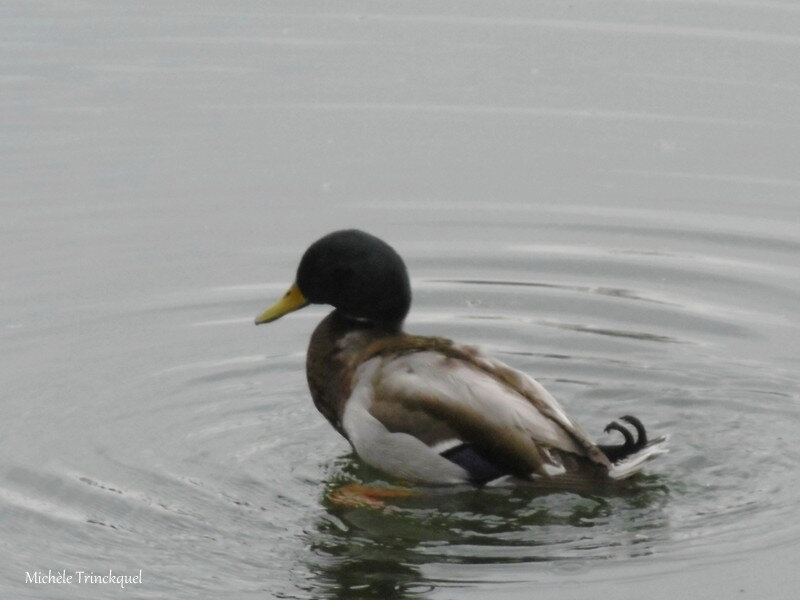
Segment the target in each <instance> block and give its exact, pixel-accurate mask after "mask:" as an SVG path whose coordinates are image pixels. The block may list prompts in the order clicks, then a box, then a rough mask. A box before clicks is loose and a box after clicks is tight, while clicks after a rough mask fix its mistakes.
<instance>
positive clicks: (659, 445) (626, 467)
mask: <svg viewBox="0 0 800 600" xmlns="http://www.w3.org/2000/svg"><path fill="white" fill-rule="evenodd" d="M668 441H669V436H666V435H665V436H662V437H660V438H656V439H654V440H652V441H651V442H650V443H648V444H647V445H646V446H645V447H644V448H642V449H641V450H639V451H638V452H635V453H633V454H631V455H630V456H627V457H625V458H624V459H622V460H621V461H619V462H616V463H614V464H613V465H612V466H611V468H610V469H609V471H608V476H609V477H611V478H612V479H627V478H628V477H630V476H631V475H634V474H636V473H638V472H639V471H641V470H642V467H644V464H645V463H646V462H647V461H648V460H650V459H651V458H654V457H656V456H658V455H659V454H666V453H667V452H669V448H667V442H668Z"/></svg>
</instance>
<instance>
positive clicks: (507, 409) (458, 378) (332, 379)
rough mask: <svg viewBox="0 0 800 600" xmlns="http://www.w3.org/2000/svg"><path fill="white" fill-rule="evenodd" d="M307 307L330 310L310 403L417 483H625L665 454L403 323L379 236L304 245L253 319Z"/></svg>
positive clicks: (394, 277)
mask: <svg viewBox="0 0 800 600" xmlns="http://www.w3.org/2000/svg"><path fill="white" fill-rule="evenodd" d="M309 304H329V305H332V306H333V308H334V310H333V311H332V312H331V313H329V314H328V316H326V317H325V318H324V319H323V320H322V321H321V322H320V323H319V325H317V327H316V329H315V330H314V333H313V334H312V336H311V341H310V343H309V346H308V354H307V361H306V376H307V379H308V386H309V388H310V390H311V397H312V398H313V400H314V404H315V405H316V407H317V409H318V410H319V411H320V412H321V413H322V414H323V415H324V416H325V418H326V419H327V420H328V421H329V422H330V424H331V425H332V426H333V427H334V429H336V431H338V432H339V433H340V434H342V435H343V436H344V437H345V438H346V439H347V441H348V442H350V444H351V445H352V447H353V449H354V450H355V452H356V453H357V454H358V456H359V457H361V459H362V460H363V461H364V462H366V463H368V464H369V465H371V466H373V467H376V468H377V469H379V470H381V471H383V472H385V473H388V474H390V475H392V476H395V477H398V478H400V479H402V480H406V481H410V482H415V483H422V484H472V485H476V486H483V485H488V484H497V483H499V482H508V481H518V482H523V481H524V482H530V483H534V484H537V485H541V486H559V487H560V486H565V487H580V486H584V487H585V486H587V485H588V486H596V485H600V484H602V483H603V482H611V481H615V480H620V479H625V478H627V477H629V476H631V475H633V474H634V473H636V472H638V471H640V470H641V468H642V466H643V464H644V463H645V462H646V461H647V460H648V459H650V458H652V457H653V456H655V455H657V454H660V453H663V452H665V450H666V449H665V442H666V439H665V438H663V437H662V438H658V439H655V440H651V441H648V439H647V434H646V432H645V429H644V427H643V426H642V424H641V422H640V421H639V420H638V419H636V418H635V417H632V416H629V415H626V416H625V417H622V418H621V420H622V421H624V422H626V423H627V425H628V426H630V427H631V428H632V430H633V432H634V433H635V437H634V435H633V433H631V431H629V430H628V429H627V428H626V427H623V426H622V425H621V424H620V423H619V422H617V421H614V422H612V423H610V424H609V425H608V426H607V427H606V430H605V431H606V432H609V431H617V432H619V433H620V434H622V436H623V439H624V442H622V443H621V444H616V445H598V444H596V443H595V442H594V441H593V440H592V439H591V438H590V437H589V436H588V435H587V434H586V433H585V432H584V430H583V429H582V428H581V427H580V426H579V425H578V424H577V423H576V422H575V421H574V420H573V419H571V418H570V417H569V416H567V414H566V412H565V411H564V409H563V408H562V407H561V406H560V405H559V404H558V402H556V400H555V399H554V398H553V396H551V395H550V394H549V393H548V392H547V390H545V388H544V387H542V386H541V385H540V384H539V383H538V382H537V381H535V380H534V379H532V378H531V377H528V376H527V375H525V374H523V373H521V372H519V371H516V370H514V369H512V368H511V367H509V366H508V365H505V364H503V363H502V362H500V361H498V360H495V359H494V358H491V357H489V356H487V355H486V354H484V353H483V352H481V351H480V350H478V349H477V348H475V347H473V346H468V345H463V344H459V343H456V342H453V341H451V340H448V339H444V338H440V337H423V336H417V335H411V334H408V333H405V332H404V331H403V321H404V320H405V318H406V315H407V313H408V311H409V308H410V306H411V287H410V284H409V278H408V272H407V271H406V267H405V264H404V263H403V260H402V259H401V258H400V256H399V255H398V254H397V252H395V250H394V249H393V248H392V247H391V246H389V245H388V244H387V243H386V242H384V241H382V240H380V239H379V238H377V237H375V236H373V235H370V234H368V233H365V232H363V231H358V230H353V229H349V230H342V231H335V232H333V233H330V234H328V235H326V236H324V237H322V238H321V239H319V240H317V241H316V242H314V243H313V244H312V245H311V246H310V247H309V248H308V249H307V250H306V252H305V254H304V255H303V257H302V259H301V260H300V266H299V267H298V269H297V277H296V279H295V282H294V284H292V286H291V287H290V288H289V290H288V291H287V292H286V294H285V295H284V296H283V297H281V298H280V299H279V300H278V301H277V302H276V303H275V304H274V305H273V306H271V307H270V308H268V309H267V310H265V311H264V312H263V313H261V314H260V315H259V316H258V317H257V318H256V321H255V322H256V324H257V325H260V324H263V323H270V322H272V321H275V320H276V319H279V318H280V317H282V316H284V315H286V314H288V313H290V312H292V311H295V310H298V309H301V308H303V307H304V306H307V305H309Z"/></svg>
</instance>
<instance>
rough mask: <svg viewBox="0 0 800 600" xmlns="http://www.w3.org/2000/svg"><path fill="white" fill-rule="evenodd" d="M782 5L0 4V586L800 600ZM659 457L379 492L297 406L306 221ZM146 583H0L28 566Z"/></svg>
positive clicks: (796, 351)
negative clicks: (599, 468)
mask: <svg viewBox="0 0 800 600" xmlns="http://www.w3.org/2000/svg"><path fill="white" fill-rule="evenodd" d="M798 32H800V4H797V3H793V2H746V1H724V0H719V1H698V2H681V1H672V2H670V1H655V2H653V1H645V0H628V1H623V0H609V1H607V2H575V3H572V2H570V3H566V2H535V3H530V2H522V1H514V0H508V1H500V2H491V3H488V2H487V3H478V2H448V1H444V0H439V1H437V0H434V1H426V2H404V3H397V2H385V1H378V2H346V1H343V2H316V3H312V2H301V1H300V2H299V1H273V2H262V1H252V2H248V1H240V2H228V3H220V2H208V1H194V2H187V1H185V0H183V1H177V2H169V3H166V2H165V3H160V2H149V3H122V2H117V1H112V2H99V1H97V2H94V1H74V2H62V1H56V0H42V1H39V2H31V1H28V0H19V1H13V0H10V1H9V0H7V1H6V2H4V3H3V4H2V5H0V119H2V121H1V122H0V158H1V159H2V163H0V164H1V165H2V166H0V202H2V213H0V231H1V232H2V233H1V234H0V244H1V245H0V295H2V306H3V311H2V329H0V331H2V344H0V353H1V354H0V384H1V385H2V388H1V389H2V392H0V394H1V395H0V415H2V418H0V571H1V572H2V575H1V576H0V597H2V598H15V599H16V598H118V597H121V596H122V595H123V593H124V594H125V595H126V597H130V598H213V597H226V598H270V597H276V598H424V599H451V598H459V599H462V598H468V599H470V598H475V599H483V598H487V597H491V598H509V599H522V598H531V597H537V598H564V599H575V598H615V599H626V598H648V599H650V598H656V599H658V598H665V599H666V598H679V597H680V598H723V597H725V598H730V597H735V598H758V599H760V598H772V599H775V598H794V597H796V593H797V592H796V590H797V589H798V584H800V575H798V570H797V564H798V559H800V500H798V495H799V494H800V470H798V466H797V465H798V458H800V450H799V449H798V444H797V438H798V435H800V386H799V385H798V377H797V372H798V365H799V364H800V331H799V330H800V316H798V306H800V267H798V255H800V208H798V199H799V197H800V179H798V176H797V168H798V164H800V160H798V159H800V135H798V134H799V133H800V103H799V102H798V97H799V96H800V70H798V64H800V34H799V33H798ZM340 227H360V228H363V229H367V230H369V231H371V232H373V233H375V234H377V235H379V236H381V237H384V238H385V239H387V240H388V241H389V242H390V243H392V244H393V245H394V246H395V247H396V248H397V249H398V251H399V252H400V253H401V254H402V255H403V256H404V257H405V258H406V261H407V263H408V266H409V269H410V272H411V277H412V284H413V288H414V293H415V298H414V305H413V308H412V312H411V315H410V317H409V320H408V322H407V328H408V329H409V330H410V331H413V332H417V333H426V334H436V335H443V336H449V337H453V338H455V339H458V340H460V341H464V342H469V343H476V344H480V345H481V346H482V347H484V348H485V349H486V350H488V351H489V352H491V353H493V354H495V355H496V356H497V357H498V358H500V359H502V360H504V361H506V362H508V363H510V364H512V365H513V366H515V367H517V368H519V369H522V370H524V371H526V372H528V373H530V374H531V375H533V376H535V377H537V378H538V379H539V380H540V381H541V382H542V383H543V384H544V385H545V386H547V387H548V388H549V389H550V390H551V391H552V392H553V394H554V395H555V396H556V397H558V398H559V399H560V400H561V402H562V404H563V405H564V406H565V407H566V409H567V410H568V411H569V412H570V413H571V414H572V415H573V416H574V417H576V418H577V419H578V420H579V421H580V422H581V423H582V424H583V426H584V427H585V428H586V429H587V430H588V431H590V432H593V433H595V434H597V435H599V436H601V439H606V438H604V437H602V435H601V431H602V427H603V426H604V425H605V424H606V423H607V422H608V421H609V420H611V419H613V418H616V417H618V416H619V415H623V414H627V413H633V414H636V415H638V416H639V417H640V418H641V419H642V420H643V421H644V422H645V423H647V425H648V427H649V429H650V431H651V432H652V433H653V434H656V433H658V434H660V433H670V434H671V436H672V442H671V444H672V449H671V452H670V454H668V455H666V456H664V457H660V459H659V460H658V461H655V462H653V463H651V465H650V466H649V467H648V469H647V473H646V475H645V476H643V477H640V478H639V479H638V480H637V481H636V482H635V485H634V486H632V487H631V488H629V489H625V490H621V491H619V492H617V493H605V494H597V495H583V496H581V495H577V494H570V493H560V494H549V495H536V494H534V493H532V492H530V491H525V490H516V491H514V490H493V491H489V490H485V491H463V490H462V491H458V492H447V491H445V492H443V493H433V494H429V495H427V496H425V497H422V498H416V499H410V500H405V501H402V500H398V501H396V502H393V503H392V505H391V506H390V508H389V509H387V510H375V509H369V508H348V507H342V506H339V505H336V504H334V503H332V502H331V501H330V500H329V499H328V494H329V493H330V492H331V491H332V490H335V489H336V488H337V487H338V486H341V485H344V484H346V483H351V482H359V483H366V484H381V483H383V482H385V479H384V477H383V476H382V475H381V474H380V473H376V472H374V471H371V470H369V469H368V468H366V467H364V466H363V465H362V464H361V463H360V462H359V461H358V459H357V458H355V457H354V456H353V455H352V454H351V453H350V451H349V447H348V446H347V444H346V442H345V441H344V440H343V439H341V438H339V437H338V436H337V434H336V433H335V432H334V431H333V430H332V429H331V428H330V427H329V426H328V425H327V423H326V422H325V421H324V419H323V418H322V417H321V416H320V415H318V414H317V412H316V411H315V409H314V407H313V405H312V404H311V401H310V399H309V397H308V392H307V390H306V385H305V375H304V352H305V346H306V342H307V340H308V337H309V335H310V333H311V331H312V330H313V327H314V325H315V323H316V322H317V321H318V320H319V319H320V318H321V317H322V316H323V315H324V314H325V309H323V308H321V307H317V308H309V309H306V310H305V311H302V312H300V313H296V314H293V315H290V316H289V317H286V318H285V319H283V320H281V321H279V322H277V323H274V324H272V325H269V326H267V327H263V328H256V327H254V326H253V325H252V320H253V317H254V316H255V315H256V314H257V313H258V312H259V311H260V310H261V309H263V308H264V307H266V306H267V305H268V304H269V303H271V301H272V300H273V299H275V298H276V297H277V296H278V295H279V294H280V293H282V292H283V291H284V290H285V288H286V287H287V285H288V284H289V283H291V281H292V279H293V276H294V270H295V268H296V264H297V260H298V258H299V256H300V255H301V253H302V251H303V250H304V248H305V247H306V246H307V245H308V244H309V243H310V242H312V241H313V240H314V239H316V238H317V237H319V236H320V235H322V234H323V233H326V232H328V231H330V230H333V229H336V228H340ZM48 570H52V571H53V572H56V571H65V572H66V573H68V574H74V573H75V572H76V571H78V570H83V571H86V572H87V573H88V572H94V573H95V574H107V573H108V571H109V570H113V572H114V573H115V574H122V575H131V576H133V575H136V574H138V573H139V571H140V570H141V574H142V581H141V583H132V584H129V585H128V586H126V588H125V590H124V592H123V591H122V590H121V589H120V586H119V585H116V584H114V583H110V582H109V583H94V584H86V583H80V584H79V583H76V582H75V581H73V582H72V583H68V584H67V583H61V584H59V583H39V584H37V583H26V572H27V573H30V574H34V573H35V572H37V571H39V572H44V573H47V571H48Z"/></svg>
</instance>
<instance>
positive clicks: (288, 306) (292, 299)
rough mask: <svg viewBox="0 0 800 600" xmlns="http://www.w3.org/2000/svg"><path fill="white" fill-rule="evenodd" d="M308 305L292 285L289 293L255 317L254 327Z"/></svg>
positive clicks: (295, 286) (298, 290) (294, 284)
mask: <svg viewBox="0 0 800 600" xmlns="http://www.w3.org/2000/svg"><path fill="white" fill-rule="evenodd" d="M308 304H309V302H308V300H306V297H305V296H303V292H301V291H300V288H299V287H297V284H296V283H293V284H292V287H290V288H289V291H288V292H286V293H285V294H284V295H283V297H282V298H281V299H280V300H278V301H277V302H276V303H275V304H273V305H272V306H270V307H269V308H268V309H267V310H265V311H264V312H263V313H261V314H260V315H258V316H257V317H256V325H263V324H264V323H270V322H272V321H274V320H276V319H280V318H281V317H282V316H283V315H286V314H289V313H290V312H293V311H295V310H299V309H301V308H303V307H304V306H308Z"/></svg>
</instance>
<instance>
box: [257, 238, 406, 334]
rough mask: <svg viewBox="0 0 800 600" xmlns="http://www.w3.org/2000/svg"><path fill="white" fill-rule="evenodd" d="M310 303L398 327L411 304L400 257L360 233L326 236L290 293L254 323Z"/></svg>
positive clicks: (315, 245)
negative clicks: (325, 305)
mask: <svg viewBox="0 0 800 600" xmlns="http://www.w3.org/2000/svg"><path fill="white" fill-rule="evenodd" d="M309 304H330V305H331V306H333V307H334V308H336V309H337V310H338V311H339V312H340V313H341V314H342V315H343V316H346V317H350V318H352V319H356V320H360V321H368V322H370V323H372V324H373V325H375V326H378V327H382V328H387V329H399V328H400V327H401V325H402V323H403V320H404V319H405V316H406V314H407V313H408V309H409V307H410V305H411V286H410V285H409V282H408V272H407V271H406V266H405V264H404V263H403V259H402V258H400V255H398V254H397V252H395V251H394V249H393V248H392V247H391V246H389V244H387V243H386V242H384V241H383V240H380V239H378V238H376V237H375V236H373V235H370V234H368V233H364V232H363V231H358V230H356V229H345V230H341V231H334V232H333V233H329V234H328V235H326V236H325V237H322V238H320V239H319V240H317V241H316V242H314V243H313V244H311V246H309V248H308V250H306V252H305V254H303V258H302V259H301V260H300V266H299V267H298V268H297V277H296V279H295V282H294V283H293V284H292V286H291V287H290V288H289V291H287V292H286V294H284V295H283V297H282V298H281V299H280V300H278V301H277V302H276V303H275V304H273V305H272V306H271V307H269V308H268V309H267V310H265V311H264V312H263V313H261V314H260V315H259V316H258V317H256V325H261V324H262V323H270V322H271V321H274V320H276V319H279V318H280V317H282V316H283V315H285V314H287V313H290V312H292V311H295V310H298V309H300V308H303V307H304V306H308V305H309Z"/></svg>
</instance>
